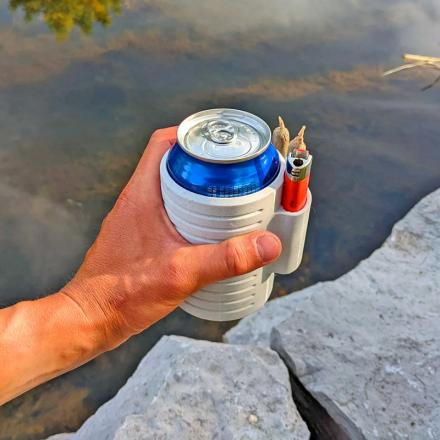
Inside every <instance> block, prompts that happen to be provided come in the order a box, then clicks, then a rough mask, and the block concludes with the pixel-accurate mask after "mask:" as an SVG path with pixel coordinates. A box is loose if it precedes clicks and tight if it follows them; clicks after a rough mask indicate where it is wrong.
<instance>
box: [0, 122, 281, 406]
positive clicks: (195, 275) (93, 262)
mask: <svg viewBox="0 0 440 440" xmlns="http://www.w3.org/2000/svg"><path fill="white" fill-rule="evenodd" d="M175 139H176V127H170V128H166V129H161V130H157V131H156V132H154V134H153V135H152V137H151V139H150V141H149V143H148V146H147V148H146V150H145V152H144V154H143V156H142V158H141V160H140V162H139V164H138V166H137V168H136V170H135V172H134V174H133V176H132V177H131V179H130V181H129V182H128V184H127V186H126V187H125V188H124V190H123V191H122V193H121V195H120V196H119V198H118V200H117V201H116V204H115V206H114V207H113V209H112V210H111V211H110V213H109V214H108V215H107V217H106V218H105V220H104V221H103V223H102V226H101V230H100V232H99V235H98V237H97V238H96V241H95V242H94V243H93V245H92V246H91V248H90V249H89V250H88V252H87V254H86V256H85V258H84V261H83V263H82V265H81V267H80V268H79V270H78V272H77V274H76V275H75V276H74V278H73V279H72V280H71V281H70V282H69V283H68V284H67V285H66V286H65V287H64V288H62V289H61V290H60V291H59V292H56V293H53V294H51V295H49V296H46V297H45V298H41V299H37V300H34V301H23V302H19V303H17V304H15V305H13V306H11V307H7V308H3V309H1V310H0V404H3V403H5V402H7V401H9V400H11V399H13V398H14V397H16V396H18V395H20V394H22V393H24V392H25V391H27V390H29V389H31V388H33V387H35V386H37V385H39V384H41V383H43V382H46V381H48V380H50V379H52V378H54V377H56V376H59V375H60V374H63V373H65V372H66V371H69V370H72V369H74V368H76V367H78V366H80V365H82V364H84V363H86V362H88V361H89V360H91V359H93V358H95V357H96V356H98V355H99V354H101V353H103V352H105V351H108V350H112V349H114V348H115V347H117V346H118V345H120V344H122V343H123V342H124V341H126V340H127V339H128V338H130V337H131V336H133V335H135V334H137V333H139V332H141V331H143V330H145V329H146V328H148V327H149V326H151V325H152V324H153V323H155V322H156V321H158V320H159V319H161V318H163V317H164V316H166V315H167V314H169V313H170V312H172V311H173V310H174V309H175V308H176V307H177V306H178V305H179V304H180V303H181V302H182V301H183V300H184V299H185V298H186V297H187V296H188V295H190V294H191V293H193V292H195V291H196V290H197V289H199V288H200V287H202V286H204V285H207V284H210V283H213V282H216V281H220V280H222V279H225V278H229V277H232V276H237V275H241V274H244V273H246V272H250V271H252V270H255V269H257V268H258V267H261V266H263V265H265V264H268V263H270V262H272V261H273V260H275V259H276V258H278V256H279V255H280V253H281V243H280V240H279V239H278V238H277V237H276V236H275V235H273V234H271V233H269V232H265V231H260V232H253V233H250V234H247V235H243V236H240V237H235V238H232V239H229V240H226V241H224V242H222V243H219V244H209V245H197V246H196V245H191V244H189V243H188V242H187V241H185V240H184V239H183V238H182V237H181V236H180V235H179V234H178V233H177V231H176V230H175V229H174V227H173V225H172V224H171V222H170V221H169V219H168V217H167V215H166V213H165V210H164V207H163V203H162V196H161V191H160V181H159V164H160V160H161V158H162V157H163V155H164V153H165V152H166V151H167V149H168V148H170V146H172V145H173V144H174V142H175Z"/></svg>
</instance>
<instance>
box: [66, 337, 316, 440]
mask: <svg viewBox="0 0 440 440" xmlns="http://www.w3.org/2000/svg"><path fill="white" fill-rule="evenodd" d="M68 438H69V440H86V439H87V440H89V439H99V440H106V439H115V440H125V439H130V440H147V439H179V440H185V439H188V440H189V439H191V440H195V439H197V440H203V439H207V440H208V439H214V438H215V439H219V440H223V439H224V440H232V439H240V440H242V439H243V440H245V439H246V440H251V439H252V440H253V439H262V440H263V439H264V440H267V439H292V440H305V439H308V438H309V431H308V429H307V427H306V425H305V423H304V421H303V420H302V419H301V418H300V416H299V414H298V412H297V409H296V407H295V404H294V402H293V400H292V393H291V387H290V382H289V375H288V371H287V368H286V367H285V365H284V364H283V362H282V361H281V359H280V358H279V356H278V355H277V354H276V353H275V352H273V351H272V350H269V349H267V348H260V347H241V346H233V345H226V344H220V343H213V342H207V341H196V340H192V339H188V338H184V337H177V336H170V337H168V336H165V337H163V338H162V339H161V340H160V341H159V343H158V344H157V345H156V346H155V347H154V348H153V349H152V350H151V351H150V352H149V353H148V354H147V355H146V356H145V358H144V359H143V360H142V362H141V363H140V364H139V366H138V368H137V370H136V371H135V373H134V374H133V376H132V377H131V378H130V379H129V380H128V381H127V383H126V384H125V385H124V387H122V388H121V390H120V391H119V392H118V394H117V395H116V396H115V397H114V398H113V399H111V400H110V401H109V402H107V403H106V404H104V405H103V406H102V407H101V408H99V409H98V411H97V412H96V413H95V414H94V415H93V416H92V417H90V418H89V419H88V420H87V421H86V422H85V423H84V425H83V426H82V427H81V428H80V429H79V430H78V431H77V432H76V433H75V434H71V436H69V437H68Z"/></svg>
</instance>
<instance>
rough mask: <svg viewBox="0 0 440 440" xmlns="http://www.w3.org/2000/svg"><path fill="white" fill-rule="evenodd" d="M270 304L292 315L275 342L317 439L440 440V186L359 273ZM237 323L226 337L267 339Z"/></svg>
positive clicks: (276, 325) (276, 330)
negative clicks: (241, 328)
mask: <svg viewBox="0 0 440 440" xmlns="http://www.w3.org/2000/svg"><path fill="white" fill-rule="evenodd" d="M271 306H272V307H271V310H270V314H271V315H272V316H275V317H276V316H277V309H278V312H279V313H280V314H282V316H283V318H284V317H285V316H286V314H287V313H286V309H288V310H289V312H290V313H289V315H290V316H289V317H287V318H285V319H284V320H283V322H282V323H280V322H279V320H277V319H274V320H273V321H272V322H273V325H272V327H273V330H272V346H273V348H274V349H275V350H276V351H278V353H280V355H281V356H282V358H283V359H284V360H285V362H286V364H287V365H288V367H289V368H290V370H291V371H292V372H293V373H294V376H295V380H294V381H293V386H294V397H295V400H296V403H297V404H298V405H299V407H300V409H301V410H302V414H303V416H304V417H306V420H307V421H308V422H309V426H311V427H312V428H313V429H314V431H315V433H316V434H317V436H318V438H320V439H321V438H322V439H327V438H331V439H380V440H382V439H411V440H422V439H423V440H424V439H428V440H429V439H440V190H437V191H436V192H434V193H432V194H430V195H429V196H427V197H426V198H424V199H423V200H422V201H421V202H419V203H418V204H417V205H416V206H415V207H414V208H413V209H412V211H410V213H409V214H408V215H407V216H406V217H405V218H404V219H403V220H401V221H400V222H399V223H397V224H396V225H395V227H394V228H393V232H392V234H391V236H390V237H389V238H388V239H387V241H386V242H385V243H384V245H383V246H382V247H381V248H380V249H379V250H377V251H375V252H374V253H373V254H372V255H371V256H370V257H369V258H368V259H366V260H365V261H363V262H362V263H360V264H359V265H358V266H357V267H356V268H355V269H354V270H352V271H351V272H349V273H348V274H346V275H344V276H342V277H341V278H339V279H338V280H336V281H332V282H326V283H321V284H318V285H315V286H312V287H311V288H308V289H304V291H303V292H302V293H301V295H300V300H299V301H298V300H297V299H296V298H295V296H292V297H291V298H287V299H286V298H283V299H282V301H278V300H275V301H273V305H272V304H271ZM261 316H263V319H264V311H263V312H262V313H260V319H261ZM264 325H265V327H266V328H269V327H271V325H270V323H269V322H265V324H264ZM240 326H242V324H239V326H238V328H237V329H235V330H233V331H231V332H230V333H229V335H228V340H230V341H234V340H240V342H241V343H243V342H244V338H243V334H247V335H248V336H247V337H248V340H249V341H250V342H251V343H252V342H253V341H254V340H255V339H256V338H257V339H258V338H259V337H260V336H261V335H260V333H261V332H260V330H259V327H260V326H259V322H258V321H257V320H256V319H255V320H248V321H247V322H245V323H244V324H243V330H240ZM252 329H254V330H253V331H252ZM265 333H266V334H267V331H265ZM240 335H241V336H240ZM259 335H260V336H259Z"/></svg>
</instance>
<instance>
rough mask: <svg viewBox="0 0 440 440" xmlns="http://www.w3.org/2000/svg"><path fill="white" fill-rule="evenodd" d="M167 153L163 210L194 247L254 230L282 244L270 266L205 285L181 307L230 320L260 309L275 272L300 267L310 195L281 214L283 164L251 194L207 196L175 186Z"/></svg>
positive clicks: (162, 172) (162, 176)
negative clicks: (296, 208) (298, 206)
mask: <svg viewBox="0 0 440 440" xmlns="http://www.w3.org/2000/svg"><path fill="white" fill-rule="evenodd" d="M167 157H168V152H167V153H166V154H165V155H164V157H163V158H162V161H161V164H160V179H161V189H162V198H163V201H164V206H165V210H166V212H167V214H168V217H169V218H170V220H171V222H172V223H173V224H174V226H175V228H176V229H177V231H178V232H179V233H180V234H181V235H182V237H184V238H185V239H186V240H187V241H189V242H190V243H193V244H206V243H218V242H220V241H223V240H226V239H228V238H231V237H234V236H237V235H242V234H246V233H248V232H252V231H257V230H269V231H271V232H273V233H274V234H276V235H277V236H278V237H279V238H280V239H281V242H282V244H283V251H282V253H281V256H280V257H279V258H278V260H277V261H275V262H274V263H272V264H270V265H268V266H265V267H263V268H260V269H257V270H254V271H252V272H250V273H247V274H244V275H241V276H238V277H233V278H229V279H227V280H224V281H221V282H218V283H215V284H211V285H209V286H206V287H204V288H202V289H200V290H199V291H197V292H196V293H194V294H193V295H192V296H190V297H189V298H187V299H186V300H185V301H184V302H183V303H182V304H181V305H180V307H181V308H182V309H183V310H185V311H186V312H188V313H190V314H191V315H194V316H196V317H198V318H202V319H208V320H212V321H231V320H236V319H240V318H243V317H244V316H247V315H249V314H251V313H253V312H255V311H256V310H258V309H259V308H260V307H262V306H263V305H264V304H265V303H266V301H267V300H268V298H269V296H270V293H271V292H272V288H273V281H274V274H275V273H278V274H287V273H291V272H294V271H295V270H296V269H297V268H298V267H299V265H300V263H301V259H302V255H303V249H304V242H305V238H306V232H307V224H308V219H309V213H310V207H311V204H312V194H311V193H310V191H308V193H307V201H306V204H305V206H304V208H303V209H302V210H300V211H298V212H288V211H285V210H284V209H283V208H282V206H281V195H282V187H283V179H284V171H285V161H284V159H283V158H282V156H281V155H280V162H281V166H280V170H279V172H278V174H277V176H276V177H275V179H274V180H273V182H272V183H271V184H270V185H268V186H267V187H265V188H263V189H262V190H260V191H258V192H255V193H253V194H248V195H245V196H239V197H229V198H220V197H208V196H204V195H200V194H196V193H193V192H191V191H188V190H187V189H185V188H183V187H181V186H179V185H178V184H177V183H176V182H175V181H174V180H173V179H172V177H171V176H170V174H169V172H168V170H167V165H166V161H167Z"/></svg>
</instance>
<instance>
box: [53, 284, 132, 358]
mask: <svg viewBox="0 0 440 440" xmlns="http://www.w3.org/2000/svg"><path fill="white" fill-rule="evenodd" d="M59 294H60V295H63V296H64V297H65V299H66V300H67V302H69V303H70V307H71V308H74V309H76V311H77V313H79V314H80V315H81V319H82V321H83V322H84V324H85V326H86V327H88V328H89V330H90V331H91V332H92V334H93V335H94V339H95V343H96V350H98V351H99V352H104V351H108V350H111V349H113V348H115V347H117V346H118V345H120V344H121V343H122V342H124V341H125V340H126V339H128V337H130V336H131V335H129V334H126V332H125V331H124V328H125V326H124V325H123V322H121V318H120V315H119V313H117V310H116V307H115V305H114V304H113V303H112V301H111V300H110V298H112V295H111V286H110V285H108V283H105V282H103V280H99V279H96V278H93V279H92V280H89V279H80V280H78V279H76V278H74V279H73V280H72V281H71V282H70V283H68V284H67V285H66V286H65V287H64V288H63V289H62V290H61V291H60V292H59Z"/></svg>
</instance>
